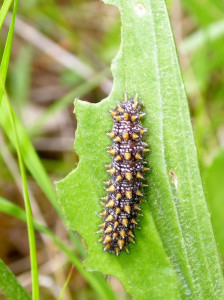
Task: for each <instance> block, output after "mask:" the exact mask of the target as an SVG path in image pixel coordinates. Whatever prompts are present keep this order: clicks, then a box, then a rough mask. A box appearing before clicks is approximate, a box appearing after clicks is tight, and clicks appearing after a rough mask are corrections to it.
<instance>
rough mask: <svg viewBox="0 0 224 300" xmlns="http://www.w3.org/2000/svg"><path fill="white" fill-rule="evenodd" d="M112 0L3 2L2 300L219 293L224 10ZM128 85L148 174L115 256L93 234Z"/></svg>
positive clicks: (157, 0) (155, 0) (200, 4)
mask: <svg viewBox="0 0 224 300" xmlns="http://www.w3.org/2000/svg"><path fill="white" fill-rule="evenodd" d="M104 2H105V4H112V5H105V4H104V3H102V2H101V3H99V2H98V1H95V0H93V1H86V0H78V1H72V0H71V1H59V0H58V1H57V0H50V1H47V2H46V1H43V0H32V1H23V0H20V1H18V0H14V1H12V0H4V1H2V4H1V8H0V30H1V31H0V34H1V39H0V54H1V59H0V62H1V64H0V104H1V106H0V125H1V131H0V147H1V152H0V153H1V154H0V169H1V174H0V179H1V180H0V181H1V182H2V184H1V185H0V195H1V196H2V197H1V198H0V212H1V218H0V219H1V221H0V226H1V232H3V236H2V237H0V243H1V245H3V246H1V249H0V258H1V259H2V260H1V261H0V270H1V274H2V276H1V279H0V290H1V291H2V294H1V292H0V299H7V298H5V297H8V298H9V299H13V300H17V299H31V298H32V299H35V300H38V299H44V300H45V299H68V300H70V299H71V300H72V299H99V298H100V299H119V300H121V299H132V298H133V299H141V300H142V299H149V298H150V299H223V297H224V280H223V267H222V261H223V257H224V243H223V237H224V233H223V225H224V209H223V208H224V204H223V203H224V199H223V197H224V188H223V178H222V177H223V176H222V175H223V168H224V159H223V149H222V148H223V141H224V123H223V120H224V109H223V108H224V107H223V106H224V102H223V99H224V89H223V66H224V58H223V50H224V49H223V44H224V26H223V18H224V11H223V7H222V3H221V1H212V0H203V1H202V0H198V1H196V0H191V1H185V0H182V1H179V0H169V1H166V2H167V3H165V2H164V0H142V1H136V0H131V1H126V0H123V1H120V0H105V1H104ZM167 8H168V11H167ZM168 15H169V16H170V19H171V24H172V28H173V31H174V36H175V40H176V44H177V51H176V48H175V43H174V38H173V34H172V30H171V26H170V22H169V17H168ZM16 16H17V17H16ZM15 19H17V22H16V24H15ZM120 27H121V28H122V30H121V35H120ZM119 47H120V50H119ZM176 52H178V54H179V61H180V65H181V67H179V62H178V59H177V53H176ZM73 53H75V55H74V54H73ZM110 65H111V70H112V75H110V73H109V68H110ZM180 69H181V72H180ZM181 73H182V76H183V80H182V76H181ZM112 79H113V89H112V91H111V93H110V89H111V87H112ZM183 82H184V84H185V86H186V93H187V97H186V94H185V90H184V84H183ZM124 91H127V92H128V95H129V96H130V97H132V96H133V95H134V94H135V93H136V92H138V93H139V96H140V100H141V101H142V102H143V103H144V104H145V112H146V116H145V118H144V119H143V125H144V126H145V127H147V128H149V133H148V136H147V142H148V143H149V145H150V150H151V151H150V154H149V155H148V156H147V161H148V162H149V164H150V168H151V172H150V174H148V175H147V178H146V179H147V182H148V184H149V187H148V188H146V189H145V191H144V195H145V196H144V199H145V200H146V202H145V203H144V204H143V205H142V208H143V214H144V217H143V218H142V219H141V222H140V226H141V230H140V231H138V232H137V233H136V244H135V245H132V246H131V248H130V253H129V254H127V253H122V254H121V255H120V256H119V257H116V256H114V255H112V254H110V253H106V252H103V251H102V245H101V244H100V243H99V242H98V239H99V235H98V234H97V233H96V231H97V230H98V225H99V224H100V218H99V217H98V214H99V213H100V212H101V206H100V198H101V197H102V196H103V195H104V189H103V181H105V180H106V179H107V177H108V176H107V174H106V171H105V166H104V165H105V164H107V163H109V161H110V157H109V156H108V154H107V152H106V146H107V145H109V144H110V140H109V139H108V137H107V136H106V135H105V132H106V131H108V130H110V129H111V126H112V121H111V119H110V117H109V115H108V111H109V110H110V109H112V108H113V107H114V106H115V105H116V101H117V100H120V101H121V100H122V99H123V94H124ZM76 97H79V98H83V99H85V100H87V101H81V100H79V99H77V100H76V101H75V115H76V118H77V124H76V121H75V120H76V119H75V117H74V114H73V113H72V111H73V102H74V98H76ZM187 98H188V99H189V102H188V103H187ZM102 99H104V100H103V101H101V100H102ZM100 101H101V102H100ZM96 102H100V103H99V104H96ZM189 108H190V110H189ZM189 111H190V113H189ZM190 118H191V119H190ZM191 121H192V122H191ZM192 126H193V130H192ZM76 127H77V131H76V134H75V144H74V149H73V147H72V144H73V140H74V129H76ZM193 132H194V135H193ZM195 143H196V146H197V148H196V146H195ZM76 166H77V167H76ZM199 168H200V169H199ZM68 174H69V175H68ZM63 178H64V179H63ZM201 178H202V180H201ZM55 182H57V183H56V185H55ZM202 184H203V186H202ZM55 186H56V189H57V194H56V192H55ZM57 197H58V199H57ZM22 200H23V201H22ZM58 200H59V201H58ZM206 200H207V204H208V205H207V204H206ZM23 203H24V204H23ZM210 214H211V220H210ZM33 216H34V218H33ZM21 221H22V222H21ZM24 222H26V223H27V230H28V232H27V230H26V227H24V225H23V224H24ZM34 230H35V232H34ZM76 232H77V233H78V234H79V235H78V234H77V233H76ZM18 233H19V234H18ZM84 259H85V261H84ZM3 261H4V262H3ZM10 269H11V270H10ZM38 269H39V274H38ZM93 271H94V272H93ZM13 273H14V274H13ZM15 275H16V276H15ZM80 275H81V276H80ZM104 275H112V276H114V277H115V278H117V279H119V281H120V282H121V283H122V285H123V287H122V286H121V285H120V284H119V282H118V280H116V279H115V278H113V277H112V278H111V279H110V280H109V281H108V280H106V278H105V277H104ZM38 276H39V277H38ZM85 283H88V285H86V284H85Z"/></svg>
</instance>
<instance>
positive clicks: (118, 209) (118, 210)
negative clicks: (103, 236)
mask: <svg viewBox="0 0 224 300" xmlns="http://www.w3.org/2000/svg"><path fill="white" fill-rule="evenodd" d="M115 212H116V214H117V215H118V214H119V213H120V212H121V209H120V207H117V208H116V211H115Z"/></svg>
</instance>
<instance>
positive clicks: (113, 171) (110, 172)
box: [107, 168, 116, 175]
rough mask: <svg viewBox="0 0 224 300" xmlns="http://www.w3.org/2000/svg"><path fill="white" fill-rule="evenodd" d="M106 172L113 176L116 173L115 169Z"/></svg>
mask: <svg viewBox="0 0 224 300" xmlns="http://www.w3.org/2000/svg"><path fill="white" fill-rule="evenodd" d="M107 172H108V173H109V174H113V175H114V174H115V173H116V169H115V168H112V169H109V170H107Z"/></svg>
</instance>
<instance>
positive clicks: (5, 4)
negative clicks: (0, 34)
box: [0, 0, 12, 29]
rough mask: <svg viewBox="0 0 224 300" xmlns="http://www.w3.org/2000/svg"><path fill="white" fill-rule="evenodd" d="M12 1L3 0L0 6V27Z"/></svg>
mask: <svg viewBox="0 0 224 300" xmlns="http://www.w3.org/2000/svg"><path fill="white" fill-rule="evenodd" d="M11 3H12V0H5V1H4V2H3V4H2V6H1V10H0V29H1V28H2V24H3V22H4V20H5V17H6V15H7V13H8V11H9V8H10V5H11Z"/></svg>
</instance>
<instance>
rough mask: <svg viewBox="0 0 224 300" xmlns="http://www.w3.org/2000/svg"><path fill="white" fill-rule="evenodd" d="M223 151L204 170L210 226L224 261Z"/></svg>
mask: <svg viewBox="0 0 224 300" xmlns="http://www.w3.org/2000/svg"><path fill="white" fill-rule="evenodd" d="M223 170H224V150H220V152H219V153H218V155H217V156H216V157H215V159H214V160H213V162H212V164H211V166H210V167H208V169H207V170H206V174H205V186H206V190H207V201H208V206H209V209H210V211H211V219H212V225H213V229H214V233H215V237H216V241H217V244H218V249H219V250H220V253H221V255H222V259H224V231H223V228H224V201H223V199H224V188H223V187H224V185H223Z"/></svg>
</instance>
